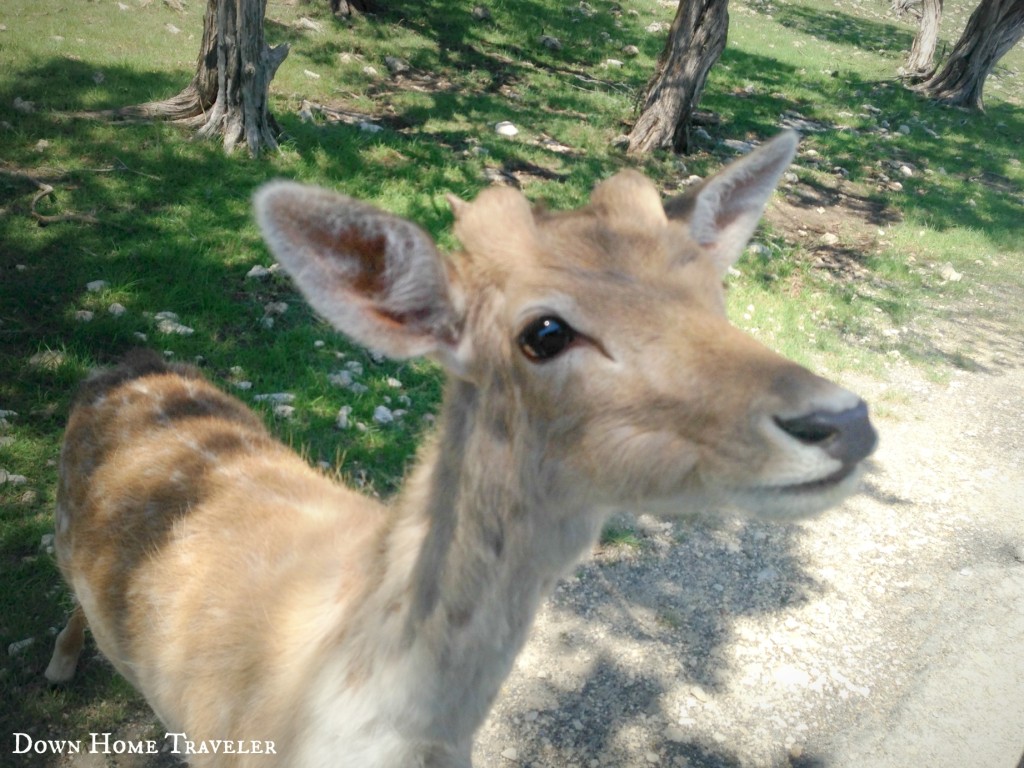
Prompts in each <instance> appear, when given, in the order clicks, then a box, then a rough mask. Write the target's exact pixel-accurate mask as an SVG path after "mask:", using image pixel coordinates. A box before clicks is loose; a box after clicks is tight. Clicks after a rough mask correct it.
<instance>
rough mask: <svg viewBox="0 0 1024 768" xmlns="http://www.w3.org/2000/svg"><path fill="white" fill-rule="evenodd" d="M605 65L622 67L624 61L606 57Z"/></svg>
mask: <svg viewBox="0 0 1024 768" xmlns="http://www.w3.org/2000/svg"><path fill="white" fill-rule="evenodd" d="M604 65H605V66H606V67H612V68H613V69H614V68H616V67H621V66H622V62H621V61H619V60H618V59H605V60H604Z"/></svg>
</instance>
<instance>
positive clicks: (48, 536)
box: [39, 533, 54, 552]
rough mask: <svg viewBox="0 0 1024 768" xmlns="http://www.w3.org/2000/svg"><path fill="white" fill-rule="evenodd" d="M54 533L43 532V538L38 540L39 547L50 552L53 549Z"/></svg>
mask: <svg viewBox="0 0 1024 768" xmlns="http://www.w3.org/2000/svg"><path fill="white" fill-rule="evenodd" d="M53 540H54V535H53V534H52V533H44V534H43V538H41V539H40V540H39V548H40V549H42V550H44V551H46V552H51V551H52V550H53Z"/></svg>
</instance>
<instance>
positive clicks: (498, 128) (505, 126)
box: [494, 120, 519, 136]
mask: <svg viewBox="0 0 1024 768" xmlns="http://www.w3.org/2000/svg"><path fill="white" fill-rule="evenodd" d="M494 132H495V133H496V134H498V135H499V136H515V135H516V134H518V133H519V129H518V128H516V127H515V125H513V124H512V123H510V122H509V121H508V120H502V121H501V122H500V123H497V124H496V125H495V126H494Z"/></svg>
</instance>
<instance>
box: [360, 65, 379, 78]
mask: <svg viewBox="0 0 1024 768" xmlns="http://www.w3.org/2000/svg"><path fill="white" fill-rule="evenodd" d="M363 74H364V75H367V76H369V77H377V75H379V74H380V73H379V72H378V71H377V70H376V69H375V68H373V67H370V66H366V67H363Z"/></svg>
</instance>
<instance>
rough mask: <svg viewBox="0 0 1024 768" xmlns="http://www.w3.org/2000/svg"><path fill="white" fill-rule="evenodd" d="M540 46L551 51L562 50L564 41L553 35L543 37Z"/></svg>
mask: <svg viewBox="0 0 1024 768" xmlns="http://www.w3.org/2000/svg"><path fill="white" fill-rule="evenodd" d="M540 44H541V45H543V46H544V47H545V48H547V49H548V50H549V51H560V50H562V41H561V40H559V39H558V38H557V37H554V36H552V35H541V36H540Z"/></svg>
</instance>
